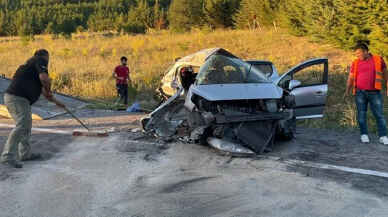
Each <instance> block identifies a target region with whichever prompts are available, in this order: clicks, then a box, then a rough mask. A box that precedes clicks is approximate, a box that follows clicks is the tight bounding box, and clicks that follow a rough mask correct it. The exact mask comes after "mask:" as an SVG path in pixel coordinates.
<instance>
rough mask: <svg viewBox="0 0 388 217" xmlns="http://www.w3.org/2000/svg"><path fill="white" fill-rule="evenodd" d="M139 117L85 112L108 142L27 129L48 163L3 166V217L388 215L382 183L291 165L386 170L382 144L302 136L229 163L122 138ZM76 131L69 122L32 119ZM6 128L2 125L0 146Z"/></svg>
mask: <svg viewBox="0 0 388 217" xmlns="http://www.w3.org/2000/svg"><path fill="white" fill-rule="evenodd" d="M121 115H122V114H121ZM137 118H138V116H120V117H119V118H118V117H117V116H116V114H111V115H105V116H103V117H99V115H97V114H96V115H94V116H91V117H90V118H89V119H88V122H89V123H90V124H91V125H93V124H94V126H109V127H110V126H115V127H116V129H119V132H116V133H113V134H111V136H110V137H107V138H89V137H74V138H72V137H70V136H68V135H55V134H47V133H45V134H43V133H33V137H32V146H33V149H34V150H35V151H39V152H42V153H44V154H45V160H44V161H37V162H29V163H26V164H25V165H24V168H23V169H8V168H4V167H1V168H0V195H1V199H0V210H1V211H0V217H8V216H9V217H11V216H12V217H14V216H21V217H22V216H23V217H35V216H42V217H43V216H56V217H61V216H72V217H77V216H80V217H81V216H82V217H85V216H87V217H89V216H90V217H102V216H132V217H135V216H136V217H153V216H155V217H156V216H157V217H164V216H165V217H173V216H177V217H178V216H187V217H196V216H198V217H200V216H201V217H208V216H209V217H210V216H220V217H229V216H230V217H232V216H233V217H239V216H241V217H250V216H263V217H264V216H265V217H269V216H274V217H275V216H276V217H312V216H314V217H320V216H322V217H323V216H325V217H326V216H327V217H334V216H338V217H368V216H370V217H379V216H381V217H383V216H387V213H388V193H387V192H386V191H387V190H386V189H388V179H387V178H383V177H378V176H370V175H360V174H357V173H349V172H343V171H337V170H326V169H319V168H312V167H309V166H306V165H304V164H301V165H298V164H289V163H288V161H287V159H293V160H298V162H299V161H300V162H303V161H308V162H315V163H322V164H323V163H325V164H331V165H339V166H346V167H351V168H362V169H368V170H374V171H380V172H388V169H387V167H386V166H387V165H388V160H387V159H386V156H387V155H386V154H387V152H388V147H385V146H382V145H378V144H376V143H372V144H369V145H367V146H366V145H362V144H359V142H358V139H357V137H356V136H355V135H356V134H354V133H353V132H332V131H322V130H313V129H303V130H298V132H299V133H298V134H297V138H296V139H294V140H293V141H291V142H282V143H278V144H277V146H276V147H275V149H274V151H273V152H271V153H269V154H267V155H265V156H262V157H258V158H233V157H230V156H225V155H221V154H220V153H218V152H216V151H215V150H213V149H210V148H208V147H204V146H200V145H196V144H185V143H181V142H173V143H165V142H162V141H158V140H155V139H152V138H149V137H144V136H142V135H141V134H140V133H130V132H128V130H127V128H128V127H129V128H131V127H132V128H133V127H135V125H133V124H135V123H136V119H137ZM0 122H1V123H10V122H9V121H6V120H0ZM131 123H132V125H131ZM75 125H76V123H75V122H73V121H71V120H68V119H63V120H52V121H45V122H35V123H34V126H38V127H45V128H50V129H54V128H56V129H65V130H66V129H71V128H73V127H74V126H75ZM9 131H10V129H9V128H4V127H3V128H1V127H0V148H2V145H3V143H4V141H5V139H6V137H7V134H8V133H9ZM323 135H324V136H323ZM374 139H375V138H374ZM274 157H276V158H274Z"/></svg>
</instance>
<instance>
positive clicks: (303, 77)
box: [293, 64, 325, 86]
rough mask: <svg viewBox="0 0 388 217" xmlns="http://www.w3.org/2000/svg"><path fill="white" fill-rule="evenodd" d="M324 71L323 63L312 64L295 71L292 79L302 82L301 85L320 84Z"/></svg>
mask: <svg viewBox="0 0 388 217" xmlns="http://www.w3.org/2000/svg"><path fill="white" fill-rule="evenodd" d="M324 72H325V70H324V64H318V65H312V66H309V67H306V68H304V69H302V70H300V71H298V72H296V73H295V74H294V76H293V79H294V80H298V81H300V82H302V85H301V86H310V85H317V84H322V83H323V75H324Z"/></svg>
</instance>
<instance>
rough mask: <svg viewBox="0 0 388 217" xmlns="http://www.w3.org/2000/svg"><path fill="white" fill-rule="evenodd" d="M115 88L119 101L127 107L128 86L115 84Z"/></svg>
mask: <svg viewBox="0 0 388 217" xmlns="http://www.w3.org/2000/svg"><path fill="white" fill-rule="evenodd" d="M116 88H117V93H118V94H119V96H120V101H124V104H125V105H128V84H116Z"/></svg>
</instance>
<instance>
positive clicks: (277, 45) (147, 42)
mask: <svg viewBox="0 0 388 217" xmlns="http://www.w3.org/2000/svg"><path fill="white" fill-rule="evenodd" d="M0 44H1V46H0V74H5V75H6V76H7V77H11V76H12V74H13V73H14V71H15V70H16V68H17V67H18V66H19V65H20V64H22V63H23V62H24V61H25V60H27V59H28V58H29V57H30V56H31V55H32V54H33V53H34V51H35V50H36V49H39V48H46V49H48V50H49V52H50V53H51V59H50V65H49V71H50V76H51V77H52V79H53V81H54V82H53V84H54V89H55V90H56V91H58V92H61V93H65V94H70V95H74V96H79V97H83V98H87V99H104V100H112V99H113V98H115V97H116V91H115V86H114V80H113V79H112V78H111V74H112V70H113V68H114V67H115V66H116V65H117V64H119V58H120V57H121V56H123V55H125V56H127V57H128V63H129V67H130V70H131V78H132V80H133V90H132V98H134V95H135V94H136V93H137V95H138V96H140V97H138V98H141V99H144V98H145V97H147V96H146V95H148V97H150V96H151V95H152V93H153V90H154V89H155V88H157V86H158V84H159V80H160V77H161V76H162V75H163V73H164V71H165V70H166V69H167V67H168V66H169V65H170V64H172V63H173V61H174V59H175V58H176V57H180V56H185V55H188V54H190V53H193V52H196V51H198V50H200V49H204V48H210V47H223V48H225V49H227V50H229V51H230V52H232V53H234V54H235V55H237V56H239V57H241V58H243V59H263V60H270V61H273V62H274V64H275V65H276V66H277V68H278V70H279V71H280V72H281V73H282V72H284V71H287V69H289V68H290V67H292V66H294V65H296V64H298V63H300V62H302V61H304V60H307V59H309V58H315V57H327V58H329V65H330V73H329V77H330V79H329V82H330V88H329V89H330V93H329V100H328V106H327V110H326V115H325V118H324V120H323V121H322V120H320V121H307V122H305V124H307V125H309V126H313V127H329V128H332V127H340V128H348V127H355V126H356V121H355V120H356V119H355V108H354V103H353V101H352V98H351V97H349V98H347V99H343V97H342V96H343V93H344V89H345V80H346V74H347V67H348V65H349V64H350V62H351V60H352V59H353V54H352V52H348V51H343V50H341V49H338V48H334V47H333V46H331V45H327V44H322V43H315V42H312V41H310V40H309V39H307V38H300V37H294V36H291V35H290V34H288V33H286V31H283V30H279V31H274V30H262V31H258V30H257V31H250V30H217V31H211V32H204V31H199V30H198V31H196V30H193V31H191V32H189V33H185V34H175V33H170V32H167V31H166V32H163V31H162V32H154V33H148V34H146V35H136V36H130V35H102V34H101V35H97V34H88V33H81V34H77V35H74V36H73V37H72V39H64V38H59V39H53V38H52V37H51V36H37V37H35V40H32V41H28V40H24V39H18V38H2V39H1V40H0ZM373 122H374V121H372V122H371V125H374V123H373ZM372 127H373V126H372Z"/></svg>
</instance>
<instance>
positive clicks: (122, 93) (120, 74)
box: [113, 56, 131, 106]
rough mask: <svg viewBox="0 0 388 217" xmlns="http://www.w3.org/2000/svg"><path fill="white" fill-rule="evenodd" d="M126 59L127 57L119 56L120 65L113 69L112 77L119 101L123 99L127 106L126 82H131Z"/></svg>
mask: <svg viewBox="0 0 388 217" xmlns="http://www.w3.org/2000/svg"><path fill="white" fill-rule="evenodd" d="M127 60H128V59H127V57H124V56H123V57H121V58H120V61H121V65H119V66H116V68H115V69H114V71H113V77H114V78H115V79H116V89H117V94H118V95H119V97H120V101H124V104H125V105H126V106H128V83H131V78H130V77H129V68H128V66H127Z"/></svg>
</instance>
